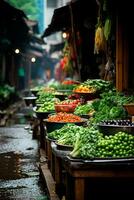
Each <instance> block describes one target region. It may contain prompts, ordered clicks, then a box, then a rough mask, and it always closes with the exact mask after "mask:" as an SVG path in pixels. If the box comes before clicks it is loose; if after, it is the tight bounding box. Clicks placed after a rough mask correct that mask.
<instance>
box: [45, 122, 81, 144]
mask: <svg viewBox="0 0 134 200" xmlns="http://www.w3.org/2000/svg"><path fill="white" fill-rule="evenodd" d="M82 130H83V127H81V126H77V125H75V124H66V125H64V126H63V127H62V128H60V129H57V130H55V131H52V132H50V133H48V138H50V139H54V140H57V143H58V144H62V145H74V143H75V138H76V134H77V132H81V131H82Z"/></svg>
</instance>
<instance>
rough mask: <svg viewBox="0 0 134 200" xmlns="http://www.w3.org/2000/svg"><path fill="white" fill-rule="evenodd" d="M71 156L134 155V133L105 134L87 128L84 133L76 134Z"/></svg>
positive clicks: (84, 157) (115, 156) (118, 156)
mask: <svg viewBox="0 0 134 200" xmlns="http://www.w3.org/2000/svg"><path fill="white" fill-rule="evenodd" d="M70 156H72V157H74V158H83V159H91V158H122V157H133V156H134V135H132V134H128V133H125V132H117V133H116V134H114V135H105V136H104V135H103V134H102V133H100V132H99V131H98V130H96V129H94V128H93V127H91V128H89V129H88V128H85V131H83V134H81V133H80V132H78V133H77V134H76V141H75V144H74V149H73V151H72V152H71V153H70Z"/></svg>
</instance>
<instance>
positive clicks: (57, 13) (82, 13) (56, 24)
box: [42, 0, 97, 37]
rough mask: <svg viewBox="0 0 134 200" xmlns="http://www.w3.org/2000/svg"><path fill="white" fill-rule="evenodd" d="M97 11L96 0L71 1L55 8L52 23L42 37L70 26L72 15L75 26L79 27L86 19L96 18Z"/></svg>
mask: <svg viewBox="0 0 134 200" xmlns="http://www.w3.org/2000/svg"><path fill="white" fill-rule="evenodd" d="M96 13H97V11H96V1H95V0H90V2H88V1H87V2H84V1H83V0H78V1H75V2H70V3H69V4H68V5H66V6H63V7H60V8H57V9H55V10H54V13H53V16H52V20H51V23H50V24H49V26H48V28H47V29H46V30H45V31H44V34H43V35H42V37H47V36H49V35H51V34H53V33H55V32H58V31H62V30H64V29H68V28H70V27H71V25H72V17H73V26H74V27H78V28H79V27H81V26H82V25H83V24H84V23H85V22H84V21H85V20H88V21H94V20H96V16H97V15H96Z"/></svg>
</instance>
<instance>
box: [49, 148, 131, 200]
mask: <svg viewBox="0 0 134 200" xmlns="http://www.w3.org/2000/svg"><path fill="white" fill-rule="evenodd" d="M52 152H53V156H54V160H55V164H54V166H55V182H56V185H58V186H60V187H61V188H62V184H64V192H65V194H64V195H65V199H66V200H90V199H91V200H96V199H108V196H109V195H110V198H111V196H112V195H113V197H112V198H113V199H118V200H119V199H121V200H122V199H123V198H125V199H129V198H130V197H131V196H132V195H134V190H133V188H134V158H130V159H118V160H117V159H116V160H115V159H111V160H106V159H105V160H102V159H98V160H82V159H72V158H70V157H69V156H68V154H69V152H67V151H59V150H58V149H57V147H56V146H55V145H52ZM64 170H65V175H66V178H65V183H63V182H64V181H63V171H64ZM56 192H57V191H56ZM128 196H129V197H128ZM130 199H131V198H130Z"/></svg>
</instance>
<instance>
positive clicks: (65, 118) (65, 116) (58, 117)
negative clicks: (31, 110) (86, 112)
mask: <svg viewBox="0 0 134 200" xmlns="http://www.w3.org/2000/svg"><path fill="white" fill-rule="evenodd" d="M48 121H49V122H81V121H82V119H81V117H79V116H77V115H74V114H72V113H63V112H59V113H57V114H54V115H51V116H49V117H48Z"/></svg>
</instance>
